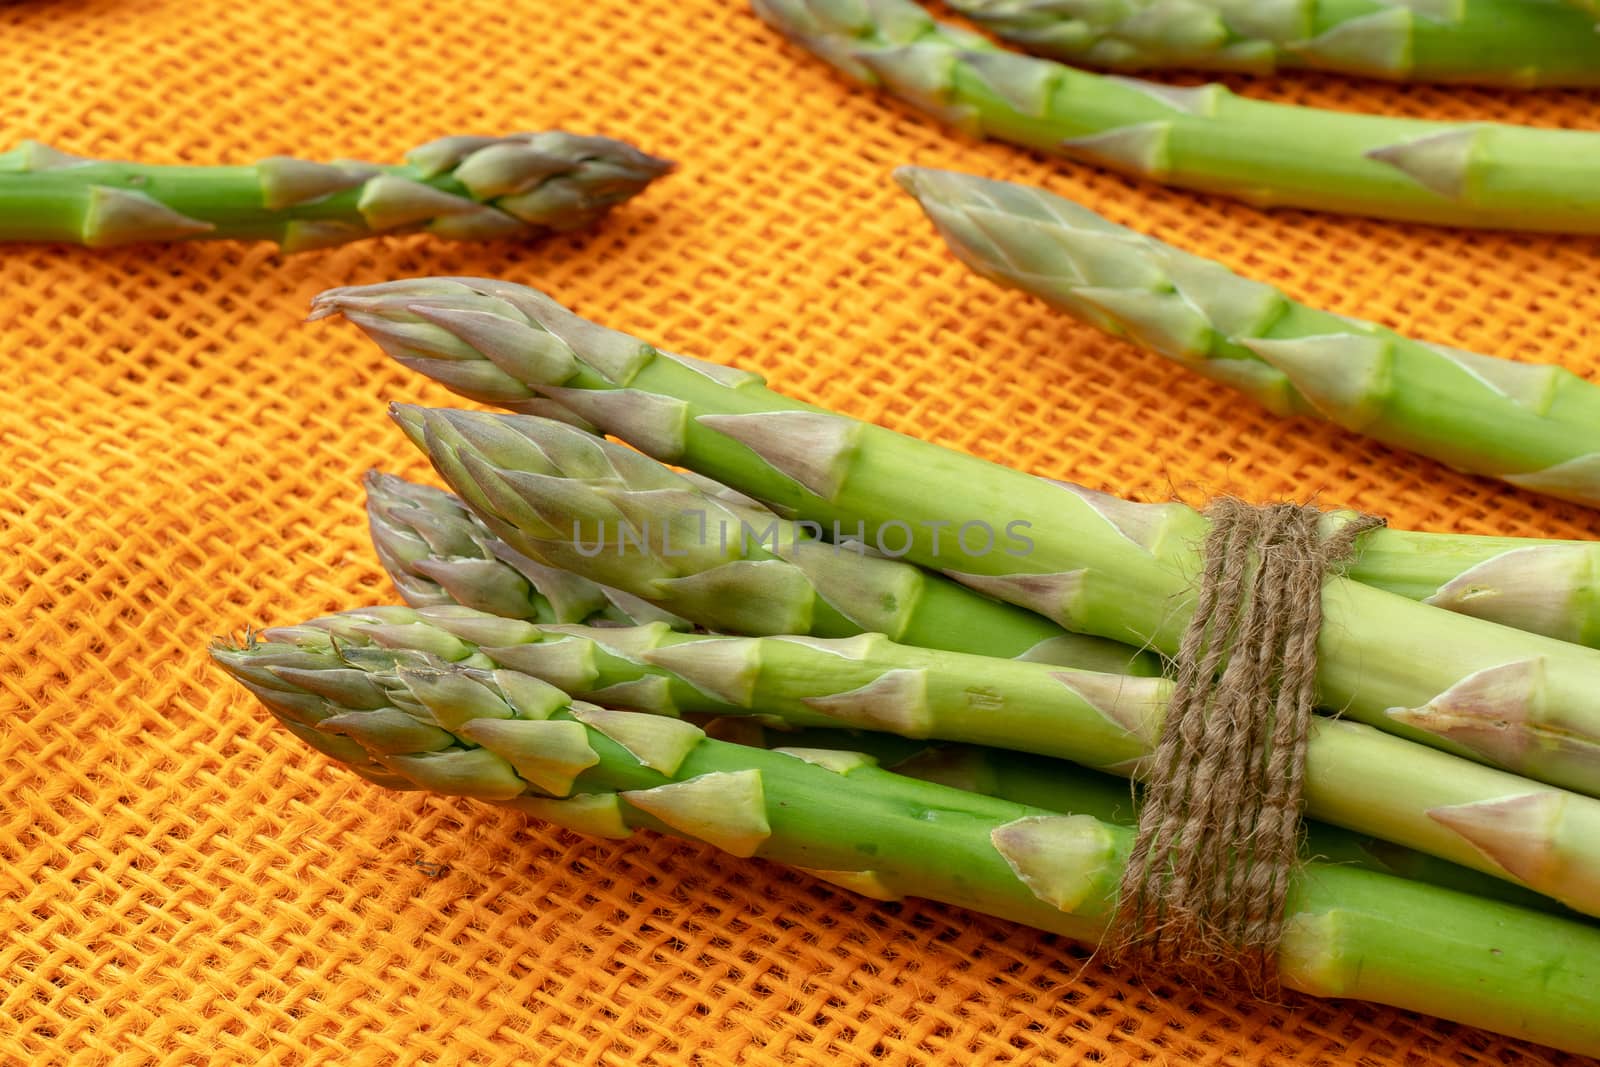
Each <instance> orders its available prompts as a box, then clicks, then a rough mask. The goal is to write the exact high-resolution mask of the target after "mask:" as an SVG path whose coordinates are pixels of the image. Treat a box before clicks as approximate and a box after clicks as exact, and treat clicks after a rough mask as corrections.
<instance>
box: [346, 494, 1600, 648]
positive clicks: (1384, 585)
mask: <svg viewBox="0 0 1600 1067" xmlns="http://www.w3.org/2000/svg"><path fill="white" fill-rule="evenodd" d="M369 479H370V480H369V485H368V508H367V510H368V514H369V516H370V517H371V520H372V536H373V543H374V545H375V547H376V548H377V550H378V556H379V559H380V560H381V561H382V562H383V564H384V567H385V569H387V570H388V572H389V574H390V577H391V578H392V579H393V580H394V582H395V585H396V587H397V588H398V589H399V590H400V594H401V597H402V598H403V599H404V600H405V602H406V603H408V604H411V605H413V606H415V607H427V606H431V605H434V604H452V603H453V604H466V605H468V606H469V607H474V608H478V609H479V610H481V611H487V612H490V613H491V614H494V615H505V616H508V617H510V618H527V619H531V620H533V621H534V622H586V621H602V620H605V619H609V620H611V621H614V622H620V623H624V624H627V623H632V622H650V621H653V620H654V619H655V618H657V617H660V618H662V619H664V620H665V621H668V622H671V623H673V625H674V627H675V628H677V629H688V628H689V625H688V624H687V622H686V621H684V620H682V619H679V618H678V617H676V616H672V615H671V614H670V613H668V612H663V611H661V610H660V609H658V608H654V607H653V606H652V605H650V604H648V603H647V602H645V601H643V600H640V599H639V598H638V597H635V596H631V595H630V594H627V593H624V592H622V591H621V590H619V589H610V588H607V587H605V586H597V585H595V584H594V583H593V582H589V581H587V580H586V579H582V578H579V577H578V576H577V575H575V574H570V573H568V572H565V571H556V570H554V569H553V568H550V567H544V566H542V565H540V564H538V563H535V562H533V561H532V560H531V559H529V558H528V557H526V556H524V555H522V554H521V553H519V552H516V551H514V550H513V549H512V548H511V547H510V546H509V545H507V544H505V542H503V541H501V540H500V539H499V538H497V537H495V536H494V534H492V533H490V532H489V530H488V528H487V527H485V526H484V525H483V523H482V522H481V521H480V520H478V519H476V518H475V517H473V516H472V513H471V512H470V511H468V510H467V509H466V508H465V507H464V506H463V505H462V504H461V503H460V501H458V500H457V499H456V498H455V497H453V496H451V495H450V494H449V493H445V492H441V491H440V490H437V489H433V488H431V487H429V486H418V485H412V484H410V483H407V482H404V481H402V480H401V479H398V478H393V477H392V476H388V475H371V476H369ZM705 484H706V485H708V486H709V485H713V484H714V483H711V482H709V481H708V482H706V483H705ZM379 485H382V486H387V487H388V489H387V491H386V492H380V491H379V490H378V489H377V488H376V487H377V486H379ZM719 488H720V487H719ZM744 504H745V506H747V507H748V506H754V505H753V503H752V502H750V501H748V500H746V501H745V502H744ZM1124 507H1125V510H1126V511H1127V513H1128V514H1129V515H1133V514H1134V513H1136V512H1143V513H1144V515H1145V516H1146V517H1145V518H1143V519H1141V520H1140V521H1141V523H1142V524H1145V525H1150V526H1157V525H1160V524H1162V523H1168V524H1171V525H1172V526H1174V527H1175V528H1176V527H1179V526H1186V525H1191V524H1194V523H1198V522H1199V521H1200V518H1199V516H1198V515H1197V514H1195V513H1194V512H1193V511H1190V510H1188V509H1186V508H1181V507H1176V506H1174V505H1169V504H1133V503H1128V504H1126V505H1124ZM419 509H420V510H419ZM1173 532H1174V534H1176V533H1177V532H1178V531H1177V530H1176V529H1174V531H1173ZM1195 533H1196V535H1198V533H1199V529H1198V528H1196V530H1195ZM1350 576H1351V577H1352V578H1355V579H1356V580H1357V581H1360V582H1364V583H1366V584H1367V585H1372V586H1376V587H1377V588H1379V589H1386V590H1388V591H1389V592H1391V593H1398V594H1400V595H1401V596H1405V597H1409V598H1411V599H1413V600H1423V601H1426V602H1427V603H1429V604H1434V605H1437V606H1440V607H1444V608H1448V609H1449V610H1451V611H1459V612H1461V613H1463V614H1466V615H1473V616H1476V617H1478V618H1481V619H1488V620H1489V621H1491V622H1498V623H1502V624H1504V625H1506V626H1514V627H1516V628H1517V629H1519V630H1527V631H1529V632H1530V633H1542V634H1545V635H1546V636H1549V637H1555V638H1559V639H1560V640H1562V641H1570V642H1572V643H1574V644H1582V645H1589V646H1590V647H1594V646H1596V645H1597V644H1600V543H1597V542H1592V541H1536V540H1529V539H1525V538H1515V537H1478V536H1471V535H1464V534H1431V533H1416V532H1413V531H1408V530H1381V531H1377V532H1375V533H1373V534H1371V535H1369V536H1368V538H1367V539H1366V541H1365V542H1364V543H1363V546H1362V551H1361V555H1360V557H1359V558H1358V559H1357V561H1356V563H1355V565H1354V566H1353V567H1351V568H1350ZM529 583H532V585H533V586H534V587H535V589H536V595H534V596H533V597H532V598H531V603H532V605H533V606H528V605H529V603H530V598H529V592H528V588H527V587H528V585H529ZM546 599H552V600H554V601H555V602H556V603H555V605H554V606H553V607H551V608H548V609H547V608H546V607H545V606H544V603H545V600H546ZM597 604H599V605H601V607H600V608H597V607H595V605H597ZM602 609H603V610H602ZM597 610H598V611H601V616H600V617H599V618H598V619H593V618H591V617H590V616H589V614H587V613H589V612H592V611H597ZM1084 647H1085V648H1087V647H1092V646H1084ZM1113 651H1114V650H1113ZM1146 664H1147V665H1150V666H1153V664H1150V663H1149V661H1146ZM1076 665H1077V666H1082V667H1087V668H1090V669H1096V664H1094V663H1090V662H1087V661H1085V662H1080V663H1078V664H1076ZM1113 666H1114V664H1112V663H1111V662H1110V661H1109V660H1108V661H1106V662H1105V663H1103V664H1099V669H1111V668H1112V667H1113Z"/></svg>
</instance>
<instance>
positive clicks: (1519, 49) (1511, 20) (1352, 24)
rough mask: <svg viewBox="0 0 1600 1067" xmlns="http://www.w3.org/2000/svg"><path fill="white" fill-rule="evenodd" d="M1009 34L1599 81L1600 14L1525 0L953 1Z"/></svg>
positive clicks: (1445, 77) (1179, 53)
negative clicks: (1597, 29) (1598, 23)
mask: <svg viewBox="0 0 1600 1067" xmlns="http://www.w3.org/2000/svg"><path fill="white" fill-rule="evenodd" d="M950 7H951V8H952V9H954V10H955V11H958V12H960V13H961V14H963V15H965V16H967V17H968V18H970V19H972V20H973V21H974V22H976V23H977V24H978V25H980V26H982V27H983V28H985V29H987V30H989V31H991V32H993V33H994V34H996V35H997V36H999V37H1000V38H1002V39H1003V40H1006V41H1009V42H1010V43H1012V44H1014V45H1017V46H1018V47H1020V48H1022V49H1024V50H1026V51H1029V52H1034V53H1037V54H1039V55H1043V56H1049V57H1051V58H1054V59H1060V60H1064V61H1066V62H1068V63H1076V64H1081V65H1084V66H1090V67H1102V68H1105V69H1108V70H1120V71H1135V70H1172V69H1186V70H1227V71H1241V72H1245V73H1251V74H1269V73H1271V72H1273V71H1275V70H1279V69H1293V68H1301V67H1303V68H1308V69H1311V70H1328V71H1335V72H1338V73H1343V74H1360V75H1365V76H1367V77H1373V78H1388V79H1392V80H1395V81H1417V82H1465V83H1471V84H1476V85H1504V86H1513V87H1517V88H1534V87H1542V86H1588V85H1596V84H1600V37H1597V36H1596V34H1595V33H1594V32H1593V31H1594V18H1593V17H1592V16H1591V17H1589V18H1585V17H1584V16H1583V15H1582V14H1580V13H1578V12H1576V11H1571V10H1567V9H1565V8H1562V7H1560V6H1558V5H1555V4H1539V3H1528V2H1527V0H1456V2H1454V3H1449V4H1405V3H1402V4H1396V3H1391V2H1389V0H1290V2H1288V3H1277V4H1254V3H1240V2H1239V0H1179V2H1177V3H1174V2H1173V0H1092V2H1087V3H1086V2H1081V0H950Z"/></svg>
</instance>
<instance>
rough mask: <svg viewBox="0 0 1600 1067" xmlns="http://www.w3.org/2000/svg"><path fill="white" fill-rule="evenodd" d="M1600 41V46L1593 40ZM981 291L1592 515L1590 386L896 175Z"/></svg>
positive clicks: (1129, 240)
mask: <svg viewBox="0 0 1600 1067" xmlns="http://www.w3.org/2000/svg"><path fill="white" fill-rule="evenodd" d="M1597 39H1600V35H1597ZM895 176H896V178H897V179H898V180H899V182H900V184H901V185H903V186H904V187H905V188H906V191H907V192H909V193H911V195H912V196H914V197H916V198H917V201H918V202H919V203H920V204H921V205H922V208H923V210H924V211H926V212H927V213H928V217H929V218H930V219H931V220H933V223H934V225H935V226H936V227H937V228H938V230H939V233H940V235H941V236H943V237H944V239H945V241H946V242H947V243H948V244H949V245H950V247H951V249H952V250H953V251H954V252H955V253H956V255H957V257H959V258H960V259H961V261H962V262H963V263H966V264H967V265H968V266H970V267H971V268H972V269H973V270H975V271H977V272H978V273H979V274H981V275H983V276H984V277H985V278H988V279H990V280H991V281H994V282H998V283H999V284H1001V285H1005V286H1009V287H1011V288H1016V289H1022V290H1024V291H1025V292H1029V293H1033V294H1034V295H1036V296H1040V297H1043V298H1044V299H1045V300H1046V301H1047V302H1048V303H1049V304H1050V305H1051V306H1052V307H1054V308H1057V309H1059V310H1061V311H1065V312H1066V313H1067V314H1069V315H1072V316H1073V317H1074V318H1078V319H1081V320H1083V321H1085V322H1088V323H1090V324H1092V325H1095V326H1098V327H1100V328H1101V329H1104V330H1107V331H1109V332H1111V333H1114V334H1116V335H1118V336H1124V337H1127V338H1129V339H1130V340H1132V341H1133V342H1134V343H1136V344H1139V345H1141V346H1143V347H1145V348H1148V349H1150V350H1152V351H1155V352H1157V353H1159V354H1161V355H1163V356H1166V357H1167V358H1169V359H1171V360H1173V361H1174V362H1176V363H1179V364H1181V365H1182V366H1184V367H1187V368H1189V369H1191V370H1193V371H1195V372H1196V373H1199V374H1203V375H1205V376H1206V377H1208V378H1211V379H1213V380H1216V381H1219V382H1222V383H1223V384H1225V385H1228V386H1231V387H1233V388H1235V389H1238V390H1239V391H1241V392H1243V393H1245V394H1246V395H1247V396H1250V397H1251V398H1253V399H1255V400H1256V401H1258V402H1259V403H1261V404H1262V405H1264V406H1265V407H1266V408H1267V409H1268V410H1269V411H1271V412H1273V413H1274V414H1277V415H1312V416H1315V417H1319V418H1323V419H1326V420H1328V421H1329V422H1333V423H1336V424H1338V425H1340V426H1343V427H1344V428H1345V429H1347V430H1353V431H1355V432H1356V433H1361V434H1365V435H1367V436H1368V437H1372V438H1374V439H1376V440H1378V441H1382V442H1383V443H1384V444H1388V445H1392V446H1394V447H1396V448H1405V449H1410V450H1411V451H1413V452H1420V453H1422V454H1423V455H1425V456H1432V457H1433V458H1434V459H1437V460H1440V461H1442V462H1444V463H1446V464H1448V465H1449V466H1451V467H1454V468H1455V469H1457V470H1462V471H1467V472H1470V473H1474V474H1486V475H1490V476H1492V477H1496V478H1500V479H1503V480H1504V481H1507V482H1510V483H1511V484H1512V485H1515V486H1518V487H1520V488H1524V489H1532V490H1535V491H1538V492H1543V493H1549V494H1550V495H1552V496H1557V497H1562V498H1563V499H1566V500H1572V501H1576V502H1578V503H1580V504H1588V505H1590V506H1600V386H1596V385H1593V384H1591V383H1589V382H1587V381H1585V380H1584V379H1582V378H1580V377H1578V376H1577V375H1576V374H1573V373H1572V372H1571V371H1567V370H1563V369H1562V368H1560V367H1555V366H1535V365H1530V364H1525V363H1514V362H1512V361H1510V360H1504V359H1495V358H1493V357H1491V356H1480V355H1478V354H1476V353H1473V352H1464V351H1462V350H1460V349H1456V348H1447V347H1445V346H1443V345H1434V344H1428V343H1426V342H1423V341H1413V340H1411V339H1410V338H1408V337H1404V336H1402V335H1400V334H1398V333H1395V332H1394V331H1393V330H1389V329H1386V328H1384V327H1382V326H1377V325H1374V324H1372V323H1368V322H1361V321H1359V320H1356V319H1348V318H1344V317H1343V316H1340V315H1334V314H1331V313H1329V312H1326V311H1318V310H1316V309H1315V308H1311V307H1307V306H1306V305H1305V304H1301V303H1298V302H1296V301H1294V300H1291V299H1290V298H1289V297H1288V296H1286V295H1285V294H1284V293H1283V292H1282V291H1280V290H1278V289H1277V288H1275V287H1273V286H1271V285H1267V284H1265V283H1262V282H1256V281H1251V280H1249V279H1247V278H1241V277H1240V276H1239V275H1237V274H1234V273H1233V272H1232V271H1230V270H1228V269H1227V268H1226V267H1224V266H1222V265H1221V264H1220V263H1213V262H1212V261H1210V260H1207V259H1201V258H1200V257H1198V256H1192V255H1190V254H1188V253H1187V252H1183V251H1180V250H1179V249H1176V248H1173V247H1172V246H1171V245H1167V244H1163V243H1162V242H1160V241H1157V240H1154V239H1153V238H1150V237H1145V236H1143V235H1142V234H1139V233H1136V232H1134V231H1133V230H1130V229H1127V228H1126V227H1123V226H1118V225H1117V224H1116V223H1113V222H1110V221H1108V220H1106V219H1103V218H1101V217H1100V216H1099V215H1096V214H1095V213H1094V212H1092V211H1090V210H1088V209H1087V208H1084V207H1081V206H1079V205H1077V204H1074V203H1072V202H1071V201H1070V200H1065V199H1063V198H1062V197H1059V196H1056V195H1054V194H1052V193H1047V192H1045V191H1044V190H1042V189H1033V188H1030V187H1028V186H1025V185H1016V184H1013V183H1011V182H998V181H991V180H989V179H986V178H975V177H972V176H970V175H965V174H952V173H950V172H948V171H935V170H924V169H921V168H915V167H903V168H901V169H900V170H899V171H897V172H896V175H895Z"/></svg>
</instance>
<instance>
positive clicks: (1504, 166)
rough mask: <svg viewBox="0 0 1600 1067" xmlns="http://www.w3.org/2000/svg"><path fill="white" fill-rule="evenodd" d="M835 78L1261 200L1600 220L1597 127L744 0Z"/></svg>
mask: <svg viewBox="0 0 1600 1067" xmlns="http://www.w3.org/2000/svg"><path fill="white" fill-rule="evenodd" d="M752 4H753V6H754V7H755V9H756V12H757V13H758V14H759V15H760V16H761V17H762V18H763V19H765V20H766V21H767V22H768V23H770V24H771V25H772V26H773V27H774V28H776V29H777V30H779V31H781V32H782V33H783V34H784V35H785V36H787V37H789V38H790V39H791V40H792V41H794V42H795V43H797V44H798V45H800V46H801V47H803V48H805V49H807V50H809V51H811V52H814V53H815V54H816V55H817V56H818V57H820V58H822V59H823V60H825V61H826V62H828V63H830V64H831V65H833V66H834V67H835V68H837V69H838V70H839V71H841V72H842V73H844V74H845V75H846V76H848V77H850V78H852V79H854V80H856V81H858V82H861V83H863V84H865V85H868V86H871V87H875V88H880V89H882V90H884V91H885V92H887V93H889V94H890V95H892V96H894V97H896V98H898V99H900V100H903V101H905V102H906V103H908V104H910V105H912V106H913V107H917V108H920V109H921V110H923V111H926V112H928V113H930V114H932V115H934V116H935V117H937V118H939V119H942V120H943V121H945V122H947V123H949V124H950V125H952V126H955V127H957V128H959V129H961V130H964V131H966V132H969V133H972V134H976V135H980V136H986V137H993V138H996V139H998V140H1003V141H1011V142H1014V143H1016V144H1020V145H1024V146H1026V147H1029V148H1036V149H1039V150H1041V151H1045V152H1052V153H1059V154H1062V155H1065V156H1067V157H1068V158H1071V159H1077V160H1084V161H1087V162H1091V163H1096V164H1099V165H1101V166H1105V167H1109V168H1111V169H1113V170H1117V171H1122V172H1124V173H1127V174H1132V175H1136V176H1141V177H1146V178H1151V179H1154V180H1156V181H1161V182H1165V183H1167V184H1169V185H1178V186H1184V187H1186V188H1191V189H1199V190H1203V191H1205V192H1213V193H1221V194H1224V195H1227V196H1232V197H1235V198H1237V199H1240V200H1244V201H1246V202H1248V203H1252V204H1255V205H1257V206H1260V207H1281V206H1288V207H1305V208H1314V209H1318V210H1322V211H1341V212H1347V213H1350V214H1356V215H1373V216H1377V217H1379V218H1391V219H1407V220H1411V221H1415V222H1431V223H1439V224H1444V225H1454V226H1482V227H1494V228H1505V229H1524V230H1550V231H1554V232H1559V233H1573V232H1579V233H1596V232H1600V180H1597V179H1600V164H1597V162H1596V160H1597V158H1600V134H1595V133H1587V132H1579V131H1572V130H1553V129H1534V128H1531V127H1522V126H1506V125H1498V124H1493V123H1484V122H1471V123H1448V122H1425V121H1421V120H1417V119H1402V118H1388V117H1380V116H1374V115H1353V114H1346V113H1344V112H1335V111H1322V110H1318V109H1315V108H1307V107H1294V106H1289V105H1284V104H1274V103H1267V102H1263V101H1260V100H1251V99H1246V98H1243V97H1239V96H1235V95H1234V94H1233V93H1231V92H1229V91H1228V90H1227V89H1226V88H1224V87H1223V86H1221V85H1205V86H1200V87H1197V88H1185V89H1179V88H1174V87H1172V86H1169V85H1159V84H1154V83H1147V82H1140V81H1135V80H1132V79H1128V78H1120V77H1118V78H1112V77H1106V76H1103V75H1097V74H1088V73H1085V72H1083V71H1078V70H1074V69H1072V68H1071V67H1066V66H1062V65H1061V64H1059V63H1054V62H1051V61H1049V60H1043V59H1033V58H1030V57H1027V56H1019V55H1014V54H1012V53H1010V52H1007V51H1005V50H1004V49H1001V48H999V47H997V46H996V45H994V44H992V43H990V42H989V41H988V40H987V39H985V38H983V37H980V36H978V35H976V34H972V33H968V32H966V31H964V30H960V29H957V28H955V27H953V26H947V25H944V24H942V23H940V22H937V21H935V20H934V19H933V18H932V17H931V16H930V15H928V14H927V12H925V11H923V10H922V9H921V8H919V7H918V6H917V5H916V4H915V3H913V2H912V0H752Z"/></svg>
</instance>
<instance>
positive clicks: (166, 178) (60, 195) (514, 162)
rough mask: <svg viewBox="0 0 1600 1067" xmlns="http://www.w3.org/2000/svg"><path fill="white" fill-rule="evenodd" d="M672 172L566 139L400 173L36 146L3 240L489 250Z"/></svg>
mask: <svg viewBox="0 0 1600 1067" xmlns="http://www.w3.org/2000/svg"><path fill="white" fill-rule="evenodd" d="M671 169H672V164H670V163H668V162H666V161H665V160H661V159H656V158H655V157H653V156H648V155H646V154H645V153H643V152H641V151H639V150H638V149H637V148H634V147H633V146H631V145H627V144H624V143H622V142H621V141H613V140H611V139H609V138H606V137H581V136H577V135H574V134H570V133H563V132H561V131H559V130H552V131H546V132H542V133H523V134H515V135H512V136H510V137H477V136H457V137H441V138H439V139H438V140H435V141H430V142H428V143H427V144H425V145H422V146H420V147H418V148H415V149H413V150H412V151H410V152H408V153H407V154H406V162H405V163H404V164H401V165H398V166H378V165H375V164H371V163H354V162H348V161H345V162H338V163H313V162H309V161H307V160H301V159H292V158H289V157H287V156H274V157H273V158H271V159H264V160H262V161H261V162H259V163H256V164H253V165H251V166H235V167H185V166H153V165H148V164H139V163H115V162H104V161H100V160H92V159H82V158H79V157H78V156H73V155H68V154H66V153H64V152H60V151H57V150H56V149H53V148H50V147H48V146H46V145H42V144H39V143H38V142H35V141H25V142H23V143H22V144H21V145H20V146H18V147H17V148H14V149H12V150H11V151H9V152H4V153H0V241H62V242H66V243H68V244H82V245H87V246H88V247H90V248H107V247H111V246H115V245H124V244H131V243H134V242H139V241H181V240H192V239H196V238H232V239H236V240H244V241H256V240H269V241H277V242H278V243H279V245H280V246H281V247H282V249H283V250H284V251H285V252H300V251H306V250H308V249H315V248H327V247H330V246H332V245H339V244H344V243H345V242H347V241H354V240H357V239H360V238H363V237H371V236H373V235H375V234H380V233H382V234H389V233H409V232H413V231H418V230H426V231H427V232H428V233H432V234H435V235H437V236H440V237H449V238H455V239H461V240H479V239H488V238H503V237H530V236H536V235H539V234H542V233H550V232H558V231H566V230H575V229H580V228H582V227H585V226H589V225H591V224H593V223H594V221H595V220H596V219H598V218H599V217H600V216H601V215H603V214H605V213H606V212H607V211H609V210H610V209H611V208H612V207H613V206H614V205H616V204H619V203H621V202H622V201H624V200H627V199H629V198H630V197H633V196H635V195H637V194H638V193H639V192H640V191H641V190H643V189H644V187H645V186H647V185H649V184H650V183H651V182H652V181H654V180H655V179H656V178H659V177H661V176H662V175H663V174H666V173H667V172H668V171H670V170H671Z"/></svg>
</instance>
